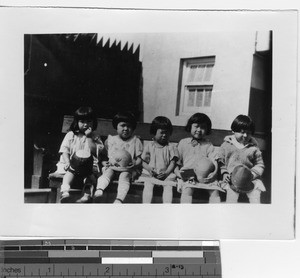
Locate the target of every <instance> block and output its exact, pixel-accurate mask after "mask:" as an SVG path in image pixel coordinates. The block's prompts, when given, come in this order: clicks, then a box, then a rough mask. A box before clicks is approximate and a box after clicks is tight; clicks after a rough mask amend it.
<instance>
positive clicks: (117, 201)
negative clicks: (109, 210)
mask: <svg viewBox="0 0 300 278" xmlns="http://www.w3.org/2000/svg"><path fill="white" fill-rule="evenodd" d="M114 204H123V201H122V200H121V199H119V198H116V200H115V201H114Z"/></svg>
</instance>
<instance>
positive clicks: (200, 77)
mask: <svg viewBox="0 0 300 278" xmlns="http://www.w3.org/2000/svg"><path fill="white" fill-rule="evenodd" d="M204 71H205V65H199V66H198V67H197V73H196V77H195V81H198V82H202V81H203V78H204Z"/></svg>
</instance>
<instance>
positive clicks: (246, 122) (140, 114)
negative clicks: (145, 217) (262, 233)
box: [24, 30, 273, 204]
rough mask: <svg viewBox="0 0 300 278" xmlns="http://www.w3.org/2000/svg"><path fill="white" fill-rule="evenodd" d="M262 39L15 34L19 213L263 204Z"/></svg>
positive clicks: (265, 86)
mask: <svg viewBox="0 0 300 278" xmlns="http://www.w3.org/2000/svg"><path fill="white" fill-rule="evenodd" d="M272 37H273V32H272V30H269V31H251V32H250V31H249V32H246V31H244V32H222V33H221V32H197V33H189V32H186V33H176V32H175V33H127V34H126V33H119V34H118V33H68V34H66V33H61V34H25V35H24V105H25V106H24V107H25V108H24V111H25V145H24V149H25V157H24V161H25V163H24V165H25V171H24V173H25V177H24V178H25V182H24V187H25V203H79V204H86V203H89V204H91V203H123V204H126V203H143V204H149V203H165V204H170V203H207V204H209V203H224V204H225V203H264V204H270V203H271V202H272V200H271V190H272V186H271V158H272V157H271V149H272V148H271V147H272V145H271V143H272V133H271V129H272ZM116 165H117V167H116ZM186 170H188V172H189V174H188V176H186V173H187V171H186Z"/></svg>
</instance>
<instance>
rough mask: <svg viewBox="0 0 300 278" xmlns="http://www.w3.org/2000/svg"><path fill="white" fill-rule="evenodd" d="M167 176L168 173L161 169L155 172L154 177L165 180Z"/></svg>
mask: <svg viewBox="0 0 300 278" xmlns="http://www.w3.org/2000/svg"><path fill="white" fill-rule="evenodd" d="M167 176H168V174H167V173H166V172H165V171H162V172H160V173H159V174H157V176H156V178H157V179H158V180H165V179H166V177H167Z"/></svg>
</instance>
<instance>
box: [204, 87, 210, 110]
mask: <svg viewBox="0 0 300 278" xmlns="http://www.w3.org/2000/svg"><path fill="white" fill-rule="evenodd" d="M210 103H211V90H209V91H206V92H205V99H204V106H206V107H209V106H210Z"/></svg>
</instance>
